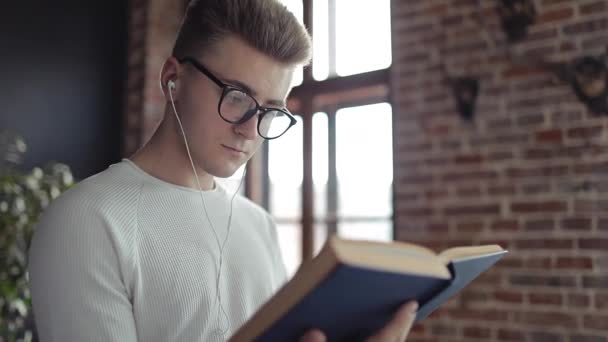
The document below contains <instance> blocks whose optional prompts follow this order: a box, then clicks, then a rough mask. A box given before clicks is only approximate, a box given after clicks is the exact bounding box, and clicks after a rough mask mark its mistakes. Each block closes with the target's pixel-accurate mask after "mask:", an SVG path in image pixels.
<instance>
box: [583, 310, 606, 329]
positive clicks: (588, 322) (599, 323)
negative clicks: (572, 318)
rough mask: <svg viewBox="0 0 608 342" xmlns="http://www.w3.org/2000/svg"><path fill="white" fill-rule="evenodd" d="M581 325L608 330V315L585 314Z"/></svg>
mask: <svg viewBox="0 0 608 342" xmlns="http://www.w3.org/2000/svg"><path fill="white" fill-rule="evenodd" d="M583 327H585V328H590V329H597V330H603V331H608V315H598V314H595V315H585V317H584V319H583Z"/></svg>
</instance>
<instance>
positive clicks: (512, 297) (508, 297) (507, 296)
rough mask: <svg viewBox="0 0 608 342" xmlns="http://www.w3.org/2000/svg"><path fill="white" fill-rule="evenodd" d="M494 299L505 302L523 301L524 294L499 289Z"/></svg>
mask: <svg viewBox="0 0 608 342" xmlns="http://www.w3.org/2000/svg"><path fill="white" fill-rule="evenodd" d="M494 299H496V300H497V301H499V302H504V303H522V302H523V301H524V296H523V294H521V292H513V291H506V290H499V291H495V292H494Z"/></svg>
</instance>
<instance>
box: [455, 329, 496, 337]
mask: <svg viewBox="0 0 608 342" xmlns="http://www.w3.org/2000/svg"><path fill="white" fill-rule="evenodd" d="M462 334H463V336H464V337H468V338H486V339H487V338H489V337H490V336H491V331H490V329H489V328H480V327H465V328H464V329H463V330H462Z"/></svg>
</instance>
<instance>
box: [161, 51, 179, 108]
mask: <svg viewBox="0 0 608 342" xmlns="http://www.w3.org/2000/svg"><path fill="white" fill-rule="evenodd" d="M180 71H181V65H180V64H179V62H178V61H177V59H176V58H175V57H173V56H171V57H169V58H167V60H166V61H165V63H164V64H163V67H162V69H161V72H160V87H161V89H162V91H163V94H164V95H165V101H166V102H169V101H171V97H170V96H169V92H170V91H172V92H173V94H172V96H173V98H175V93H176V91H177V90H178V83H179V82H178V81H177V80H178V78H179V74H180ZM170 84H172V85H173V86H172V87H171V88H170V86H169V85H170Z"/></svg>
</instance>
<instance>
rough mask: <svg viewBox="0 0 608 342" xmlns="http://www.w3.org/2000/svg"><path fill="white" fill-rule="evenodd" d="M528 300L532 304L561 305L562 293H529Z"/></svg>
mask: <svg viewBox="0 0 608 342" xmlns="http://www.w3.org/2000/svg"><path fill="white" fill-rule="evenodd" d="M528 302H529V303H530V304H533V305H554V306H560V305H562V302H563V300H562V295H561V294H559V293H529V294H528Z"/></svg>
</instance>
